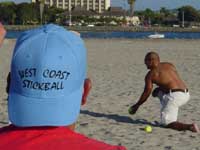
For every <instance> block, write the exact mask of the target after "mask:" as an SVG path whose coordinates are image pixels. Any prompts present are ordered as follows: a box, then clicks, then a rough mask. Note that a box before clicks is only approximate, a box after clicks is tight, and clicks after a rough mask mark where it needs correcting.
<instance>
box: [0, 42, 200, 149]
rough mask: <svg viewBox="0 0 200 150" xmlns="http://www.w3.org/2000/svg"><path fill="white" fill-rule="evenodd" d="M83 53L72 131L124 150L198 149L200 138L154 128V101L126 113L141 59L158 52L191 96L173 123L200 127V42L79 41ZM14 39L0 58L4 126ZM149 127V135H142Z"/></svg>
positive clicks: (138, 87)
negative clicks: (84, 83) (82, 95)
mask: <svg viewBox="0 0 200 150" xmlns="http://www.w3.org/2000/svg"><path fill="white" fill-rule="evenodd" d="M84 41H85V45H86V47H87V49H88V68H87V69H88V77H89V78H91V80H92V85H93V86H92V90H91V93H90V95H89V97H88V101H87V103H86V105H85V106H82V108H81V113H80V117H79V119H78V121H77V125H76V130H77V131H78V132H80V133H83V134H85V135H86V136H88V137H91V138H95V139H98V140H102V141H104V142H106V143H109V144H114V145H124V146H126V147H127V149H128V150H146V149H148V150H183V149H184V150H200V134H197V133H193V132H190V131H175V130H172V129H166V128H163V127H161V126H159V125H158V122H159V121H160V103H159V100H158V99H156V98H153V97H149V99H148V100H147V101H146V103H144V104H143V105H142V106H141V107H140V109H139V110H138V112H137V113H136V114H135V115H129V114H128V108H129V107H130V106H131V105H132V104H134V103H135V102H136V101H137V100H138V98H139V97H140V95H141V92H143V88H144V77H145V75H146V73H147V71H148V70H147V69H146V66H145V65H144V56H145V54H146V53H147V52H149V51H155V52H158V53H159V55H160V59H161V61H168V62H171V63H173V64H174V65H175V66H176V68H177V70H178V72H179V74H180V76H181V78H182V79H183V80H184V81H185V83H186V85H187V86H188V89H189V91H190V94H191V99H190V101H189V102H188V103H187V104H186V105H184V106H182V107H181V108H180V110H179V116H178V120H179V121H181V122H185V123H193V122H196V123H197V124H198V125H199V126H200V100H199V95H200V93H199V88H200V81H199V79H200V67H199V64H200V40H184V39H84ZM14 44H15V40H14V39H13V40H11V39H6V40H5V41H4V44H3V46H2V47H1V49H0V51H1V55H0V72H1V74H0V126H1V127H2V126H6V125H7V124H8V117H7V100H6V99H7V94H6V92H5V88H6V77H7V74H8V72H9V69H10V60H11V55H12V51H13V47H14ZM148 124H150V125H151V126H152V128H153V131H152V132H151V133H147V132H145V131H144V127H145V126H146V125H148Z"/></svg>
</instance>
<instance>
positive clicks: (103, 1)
mask: <svg viewBox="0 0 200 150" xmlns="http://www.w3.org/2000/svg"><path fill="white" fill-rule="evenodd" d="M36 1H40V0H32V2H33V3H34V2H36ZM110 1H111V0H45V4H46V5H47V6H56V7H57V8H62V9H66V10H68V11H71V10H72V8H75V7H77V6H80V7H85V8H86V10H94V11H96V12H98V13H102V12H104V11H106V10H108V8H109V7H110Z"/></svg>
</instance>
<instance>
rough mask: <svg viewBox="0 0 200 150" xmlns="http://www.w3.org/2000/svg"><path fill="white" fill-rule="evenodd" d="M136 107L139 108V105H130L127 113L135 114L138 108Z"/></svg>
mask: <svg viewBox="0 0 200 150" xmlns="http://www.w3.org/2000/svg"><path fill="white" fill-rule="evenodd" d="M138 108H139V105H137V104H135V105H133V106H131V107H130V108H129V109H128V112H129V114H131V115H133V114H135V113H136V111H137V110H138Z"/></svg>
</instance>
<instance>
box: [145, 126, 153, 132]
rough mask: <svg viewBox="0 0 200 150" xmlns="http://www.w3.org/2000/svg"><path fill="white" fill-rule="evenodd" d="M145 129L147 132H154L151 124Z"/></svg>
mask: <svg viewBox="0 0 200 150" xmlns="http://www.w3.org/2000/svg"><path fill="white" fill-rule="evenodd" d="M144 130H145V131H146V132H147V133H151V132H152V127H151V126H150V125H147V126H146V127H145V128H144Z"/></svg>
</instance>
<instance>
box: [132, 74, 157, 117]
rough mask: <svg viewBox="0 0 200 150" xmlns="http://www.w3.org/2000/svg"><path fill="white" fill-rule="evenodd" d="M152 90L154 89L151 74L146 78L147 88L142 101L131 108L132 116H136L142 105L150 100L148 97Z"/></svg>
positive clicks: (141, 98)
mask: <svg viewBox="0 0 200 150" xmlns="http://www.w3.org/2000/svg"><path fill="white" fill-rule="evenodd" d="M152 88H153V82H152V75H151V72H149V73H148V74H147V75H146V77H145V87H144V91H143V93H142V95H141V96H140V99H139V100H138V102H137V103H136V104H134V105H133V106H131V107H130V108H129V113H130V114H135V113H136V111H137V110H138V108H139V107H140V105H142V104H143V103H144V102H145V101H146V100H147V99H148V97H149V96H150V94H151V91H152Z"/></svg>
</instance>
